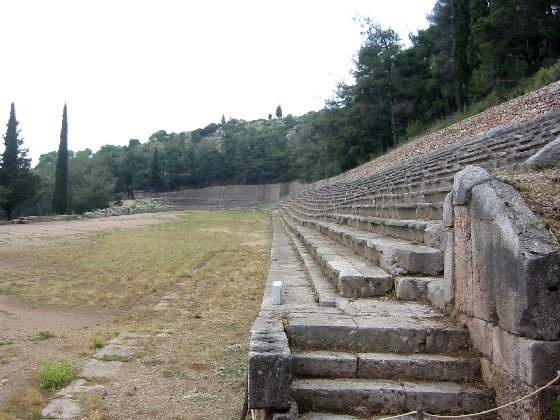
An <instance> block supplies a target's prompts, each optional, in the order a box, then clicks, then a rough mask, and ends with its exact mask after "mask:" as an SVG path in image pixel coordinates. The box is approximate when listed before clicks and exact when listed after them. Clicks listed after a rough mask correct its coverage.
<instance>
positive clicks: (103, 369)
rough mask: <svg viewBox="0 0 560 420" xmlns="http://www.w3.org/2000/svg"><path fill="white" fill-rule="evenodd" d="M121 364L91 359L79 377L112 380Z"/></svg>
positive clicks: (119, 369)
mask: <svg viewBox="0 0 560 420" xmlns="http://www.w3.org/2000/svg"><path fill="white" fill-rule="evenodd" d="M122 365H123V362H117V361H113V362H102V361H101V360H96V359H91V360H90V361H88V362H87V363H86V364H85V366H84V368H83V369H82V372H81V373H80V376H81V377H82V378H86V379H94V378H114V377H115V376H117V375H118V374H119V372H120V371H121V368H122Z"/></svg>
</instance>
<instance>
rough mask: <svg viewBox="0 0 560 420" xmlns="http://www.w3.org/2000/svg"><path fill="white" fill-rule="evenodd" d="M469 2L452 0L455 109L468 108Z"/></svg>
mask: <svg viewBox="0 0 560 420" xmlns="http://www.w3.org/2000/svg"><path fill="white" fill-rule="evenodd" d="M469 12H470V11H469V0H453V67H454V73H455V83H456V88H457V107H458V108H459V109H461V108H463V109H464V110H466V109H467V107H468V103H469V101H468V95H469V82H470V79H471V74H472V69H471V67H470V65H469V61H468V48H469V36H470V13H469Z"/></svg>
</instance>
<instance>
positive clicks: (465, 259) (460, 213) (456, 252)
mask: <svg viewBox="0 0 560 420" xmlns="http://www.w3.org/2000/svg"><path fill="white" fill-rule="evenodd" d="M454 225H455V229H454V232H453V274H454V277H453V280H454V281H453V284H454V299H455V308H456V309H457V310H458V311H459V312H463V313H465V314H467V315H470V316H473V315H474V310H473V301H472V244H471V223H470V217H469V210H468V207H467V206H455V208H454Z"/></svg>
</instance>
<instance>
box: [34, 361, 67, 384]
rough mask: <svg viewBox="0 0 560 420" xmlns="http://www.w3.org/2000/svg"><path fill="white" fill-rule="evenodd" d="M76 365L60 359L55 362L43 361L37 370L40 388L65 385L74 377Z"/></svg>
mask: <svg viewBox="0 0 560 420" xmlns="http://www.w3.org/2000/svg"><path fill="white" fill-rule="evenodd" d="M76 372H77V367H76V365H75V364H74V363H72V362H70V361H67V360H62V361H60V362H57V363H53V362H44V363H42V364H41V366H39V370H38V372H37V375H38V378H39V385H40V387H41V388H42V389H54V388H59V387H62V386H65V385H67V384H69V383H70V382H72V380H73V379H74V378H75V377H76Z"/></svg>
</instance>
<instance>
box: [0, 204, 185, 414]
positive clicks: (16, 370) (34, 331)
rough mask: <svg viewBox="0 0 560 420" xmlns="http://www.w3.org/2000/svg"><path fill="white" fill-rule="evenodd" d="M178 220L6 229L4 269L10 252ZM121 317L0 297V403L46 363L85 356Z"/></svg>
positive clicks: (1, 238)
mask: <svg viewBox="0 0 560 420" xmlns="http://www.w3.org/2000/svg"><path fill="white" fill-rule="evenodd" d="M179 217H180V214H179V213H171V212H170V213H150V214H140V215H131V216H119V217H107V218H101V219H89V220H75V221H67V222H58V221H51V222H43V223H31V224H21V225H1V226H0V267H1V266H2V262H1V261H2V254H3V253H4V252H6V251H7V250H10V252H13V251H14V249H21V250H22V251H24V250H26V249H29V248H30V247H36V246H48V244H49V241H51V240H53V239H60V238H62V239H64V238H71V239H79V238H80V237H81V236H84V235H86V234H89V233H91V232H96V231H107V230H113V229H127V228H134V227H142V226H149V225H154V224H158V223H163V222H166V221H169V220H173V219H178V218H179ZM4 269H6V267H4ZM116 316H117V314H116V313H112V312H110V311H107V310H95V309H82V308H62V307H57V306H49V305H36V304H29V303H26V302H24V301H22V300H21V299H19V298H18V297H16V296H7V295H0V404H2V403H4V402H6V400H7V399H8V398H9V397H10V396H11V395H14V394H16V393H17V392H19V391H21V390H24V389H25V388H26V387H28V386H29V384H30V383H31V381H32V380H33V376H34V371H35V369H36V368H37V366H38V365H39V364H40V362H41V361H45V360H54V359H63V358H68V359H76V358H79V356H84V355H85V354H84V352H87V351H88V348H89V345H90V341H89V340H90V339H91V336H92V335H95V334H96V329H97V328H101V327H102V328H103V329H104V330H105V329H106V328H107V326H110V325H111V324H112V323H113V322H115V318H116Z"/></svg>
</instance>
